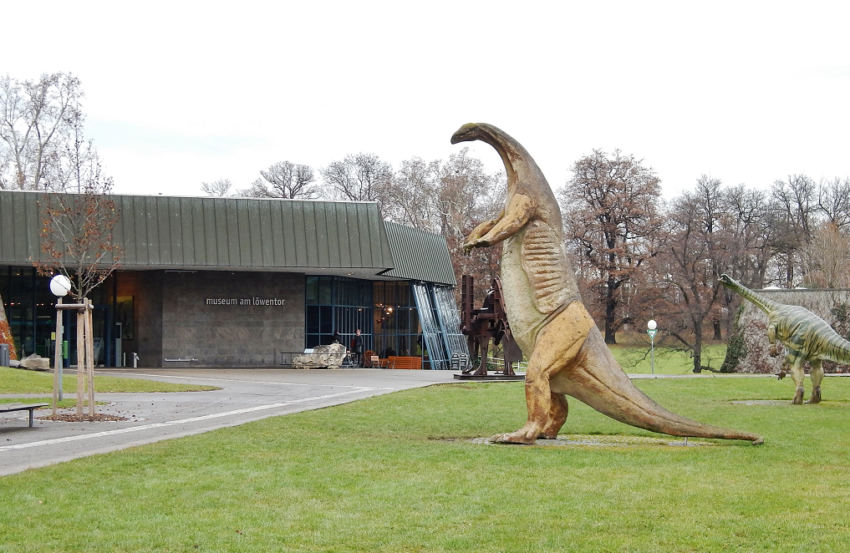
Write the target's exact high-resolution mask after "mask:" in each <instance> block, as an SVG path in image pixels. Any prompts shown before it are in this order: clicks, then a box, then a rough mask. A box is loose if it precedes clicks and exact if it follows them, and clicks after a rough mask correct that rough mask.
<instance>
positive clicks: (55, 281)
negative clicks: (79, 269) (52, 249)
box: [50, 275, 71, 415]
mask: <svg viewBox="0 0 850 553" xmlns="http://www.w3.org/2000/svg"><path fill="white" fill-rule="evenodd" d="M50 291H51V292H52V293H53V295H54V296H56V298H57V300H56V340H55V347H54V352H55V357H56V367H55V368H54V370H53V414H54V415H56V405H57V403H58V402H60V401H62V399H63V397H62V310H61V309H60V308H59V305H61V304H62V298H63V297H65V296H67V295H68V292H70V291H71V281H70V280H69V279H68V277H66V276H65V275H56V276H55V277H53V278H52V279H50Z"/></svg>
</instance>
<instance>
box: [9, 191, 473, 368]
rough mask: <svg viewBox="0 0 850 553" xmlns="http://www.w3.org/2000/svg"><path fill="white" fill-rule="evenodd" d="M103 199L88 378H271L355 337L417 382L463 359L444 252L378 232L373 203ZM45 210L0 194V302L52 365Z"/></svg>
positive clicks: (28, 197)
mask: <svg viewBox="0 0 850 553" xmlns="http://www.w3.org/2000/svg"><path fill="white" fill-rule="evenodd" d="M113 198H114V199H115V201H116V204H117V207H118V208H119V209H120V220H119V221H118V224H117V225H116V227H115V240H116V241H117V242H118V243H119V244H121V245H122V247H123V255H122V257H121V260H120V263H121V265H120V268H119V270H118V271H117V272H115V273H114V274H113V275H112V276H110V277H109V279H107V281H106V282H105V283H104V284H103V285H101V286H100V287H99V288H97V289H96V290H95V291H94V294H93V297H92V298H91V299H92V300H93V302H94V304H95V312H94V321H95V330H94V335H95V342H96V350H97V351H96V354H95V355H96V359H97V361H98V363H99V364H101V365H105V366H130V365H132V359H133V354H137V355H138V357H139V361H138V363H139V366H146V367H175V366H194V367H235V366H252V367H262V366H279V365H281V364H283V363H285V362H286V360H287V359H289V358H290V356H291V355H292V354H293V353H295V352H301V351H303V350H304V349H305V348H312V347H314V346H317V345H320V344H329V343H331V342H332V340H333V338H334V333H335V332H338V333H339V334H340V335H341V337H342V343H343V344H344V345H346V346H348V345H349V344H350V340H351V337H352V336H353V335H354V333H355V331H356V330H357V329H358V328H359V329H361V331H362V334H363V336H364V349H365V350H373V351H375V352H376V353H377V354H379V355H382V356H383V355H386V354H387V353H388V352H389V353H390V354H393V355H405V354H406V355H410V356H420V355H421V356H423V357H424V358H425V361H426V363H425V365H424V366H423V368H432V369H448V368H449V360H450V359H451V355H452V354H453V353H466V342H465V338H464V337H463V336H462V335H460V333H459V318H458V314H457V307H456V304H455V300H454V295H453V288H454V286H455V285H456V282H455V278H454V273H453V271H452V266H451V261H450V258H449V252H448V248H447V246H446V242H445V240H444V239H443V238H442V237H440V236H438V235H435V234H432V233H428V232H423V231H419V230H416V229H413V228H410V227H406V226H402V225H398V224H394V223H390V222H386V221H383V220H382V219H381V217H380V214H379V212H378V207H377V204H375V203H370V202H330V201H302V200H268V199H249V198H182V197H166V196H113ZM44 201H45V195H44V194H43V193H35V192H18V191H15V192H12V191H0V295H2V297H3V299H4V301H5V307H6V312H7V316H8V319H9V322H10V324H11V328H12V333H13V335H14V337H15V343H16V346H17V348H18V353H19V355H29V354H31V353H38V354H40V355H43V356H48V355H50V354H51V353H52V349H51V347H50V340H51V333H52V332H53V330H54V328H55V317H56V310H55V308H54V305H55V301H56V298H54V297H53V296H52V295H51V294H50V292H49V290H48V281H49V277H44V276H39V275H38V274H37V273H36V271H35V269H34V268H33V262H34V261H37V260H39V259H40V258H41V256H42V253H41V247H40V237H39V229H40V226H41V218H42V216H41V213H40V210H39V203H40V202H44ZM71 319H72V318H71V317H67V318H66V320H65V323H66V326H65V329H66V330H65V332H66V335H65V339H66V340H68V336H72V335H74V333H75V332H76V329H75V328H74V327H73V326H72V325H73V324H74V323H75V320H71ZM74 319H75V318H74ZM69 342H71V346H72V349H71V351H70V352H68V359H70V360H71V362H72V363H73V360H74V359H75V358H76V352H75V351H73V342H74V341H73V340H69ZM388 350H389V351H388ZM66 363H67V362H66Z"/></svg>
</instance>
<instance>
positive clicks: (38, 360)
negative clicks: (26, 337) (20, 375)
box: [21, 353, 50, 371]
mask: <svg viewBox="0 0 850 553" xmlns="http://www.w3.org/2000/svg"><path fill="white" fill-rule="evenodd" d="M21 367H23V368H25V369H28V370H31V371H49V370H50V359H48V358H46V357H41V356H40V355H36V354H35V353H33V354H32V355H29V356H27V357H25V358H23V359H22V360H21Z"/></svg>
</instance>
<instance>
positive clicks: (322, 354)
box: [292, 344, 345, 369]
mask: <svg viewBox="0 0 850 553" xmlns="http://www.w3.org/2000/svg"><path fill="white" fill-rule="evenodd" d="M343 359H345V346H343V345H342V344H330V345H328V346H316V347H315V348H313V353H304V354H301V355H299V356H297V357H295V359H293V360H292V366H293V367H295V368H296V369H325V368H327V369H332V368H336V367H339V366H340V365H342V360H343Z"/></svg>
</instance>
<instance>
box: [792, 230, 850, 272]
mask: <svg viewBox="0 0 850 553" xmlns="http://www.w3.org/2000/svg"><path fill="white" fill-rule="evenodd" d="M804 259H805V263H806V266H807V267H808V269H809V270H808V272H807V273H806V279H805V281H803V284H804V285H805V286H806V287H807V288H848V287H850V236H848V231H847V230H842V229H841V228H839V226H838V225H837V224H836V223H835V222H834V221H832V220H828V221H825V222H823V223H821V224H820V225H818V226H817V227H816V228H815V229H814V231H813V233H812V237H811V240H810V241H809V245H808V247H807V248H806V250H805V252H804Z"/></svg>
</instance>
